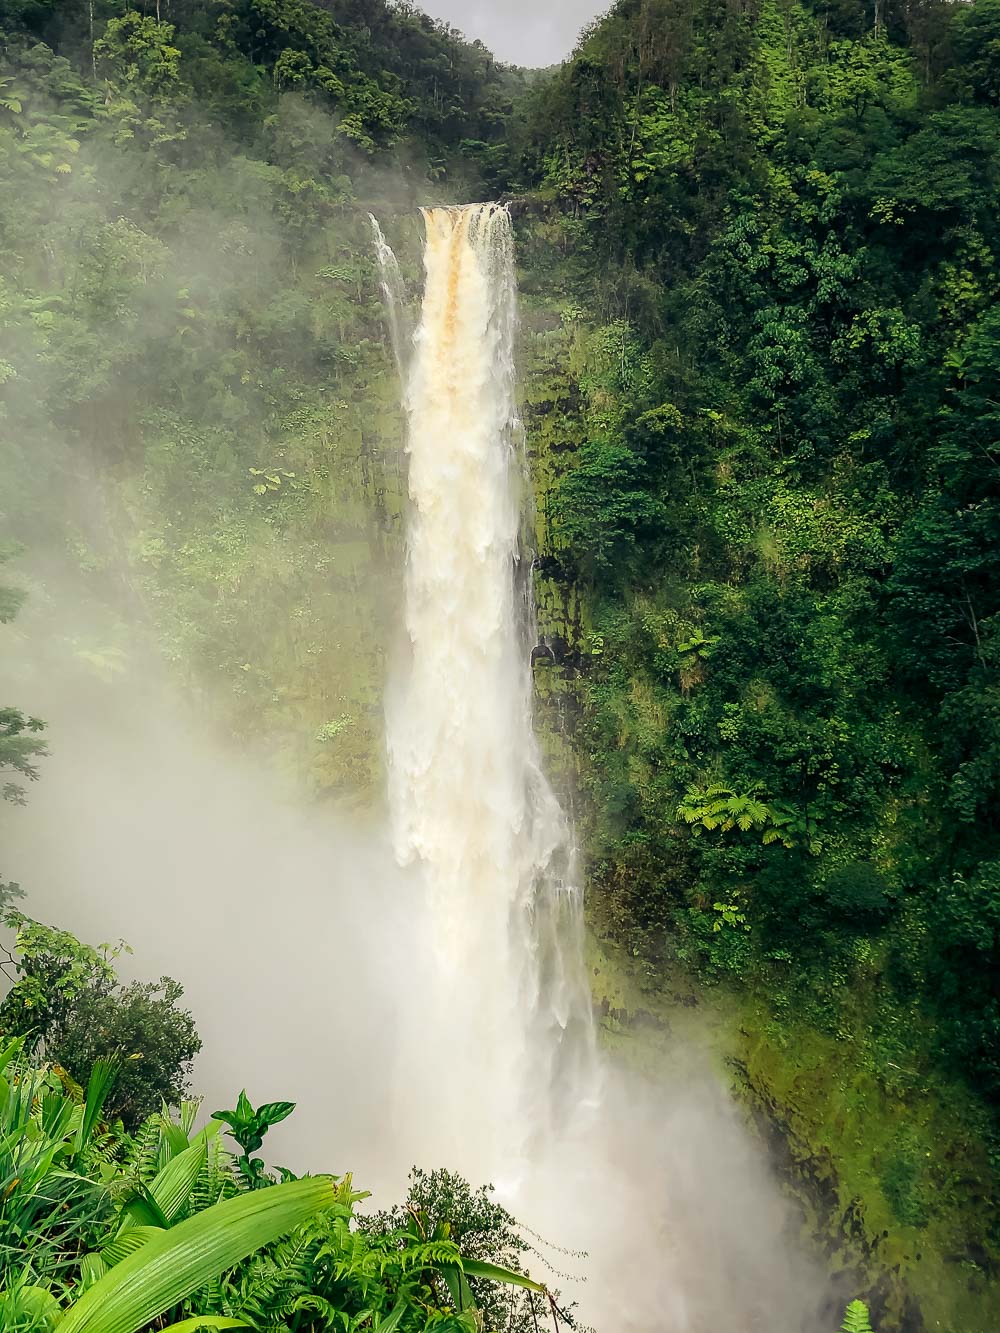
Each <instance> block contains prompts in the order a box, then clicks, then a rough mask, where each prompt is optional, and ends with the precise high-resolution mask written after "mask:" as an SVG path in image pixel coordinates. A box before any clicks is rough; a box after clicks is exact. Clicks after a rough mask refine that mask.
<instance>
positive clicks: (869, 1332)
mask: <svg viewBox="0 0 1000 1333" xmlns="http://www.w3.org/2000/svg"><path fill="white" fill-rule="evenodd" d="M840 1333H874V1330H873V1329H872V1325H871V1317H870V1315H869V1313H868V1306H867V1305H865V1303H864V1301H851V1303H850V1305H849V1306H848V1307H847V1309H846V1310H845V1311H844V1322H843V1323H842V1324H841V1326H840Z"/></svg>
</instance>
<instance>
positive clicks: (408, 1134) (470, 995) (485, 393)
mask: <svg viewBox="0 0 1000 1333" xmlns="http://www.w3.org/2000/svg"><path fill="white" fill-rule="evenodd" d="M424 220H425V224H426V242H425V249H424V266H425V275H426V276H425V285H424V295H423V303H422V308H421V315H420V321H419V325H418V327H417V330H416V333H415V334H414V336H413V347H412V355H411V349H410V348H409V347H408V346H404V345H403V341H402V339H401V334H400V329H401V328H402V326H403V324H402V321H403V319H404V318H405V308H404V303H403V296H404V293H403V289H402V280H401V278H400V274H399V269H398V266H397V265H396V262H395V257H394V256H393V255H392V251H391V250H390V249H389V247H388V245H387V244H386V242H385V239H384V237H383V236H382V233H381V231H380V230H379V228H378V224H377V223H375V220H374V218H373V219H372V222H373V226H374V229H375V238H376V250H377V254H378V257H379V260H380V263H381V265H382V279H383V281H382V286H383V291H384V293H385V295H386V297H387V300H388V302H389V306H390V309H389V317H390V328H391V331H392V334H393V338H394V342H395V344H396V346H395V349H394V350H395V352H396V357H397V362H398V363H399V364H400V365H401V366H402V367H405V368H406V372H405V374H404V376H403V378H404V404H405V407H406V413H407V418H408V433H407V450H408V453H409V491H410V499H411V507H410V518H409V531H408V551H407V562H406V572H405V630H406V633H405V636H404V638H405V652H404V653H403V658H404V660H403V661H402V662H401V664H400V670H399V672H398V679H397V682H396V687H395V689H394V690H393V691H392V692H391V693H390V697H389V699H388V701H387V707H386V713H387V735H388V756H389V775H390V804H391V811H392V817H393V824H394V832H395V842H396V852H397V856H398V858H399V859H400V860H401V861H402V862H404V863H408V864H411V865H412V866H413V868H414V872H415V873H416V874H418V875H419V876H420V877H421V880H422V885H423V889H424V891H425V895H426V901H427V906H428V909H429V911H428V916H429V921H430V927H429V929H430V934H431V939H430V941H429V942H428V941H426V940H423V939H422V938H421V939H420V940H418V939H417V938H414V939H413V941H412V942H411V948H412V951H413V954H414V955H415V956H416V955H419V958H417V957H415V958H414V964H413V968H412V977H411V978H410V982H411V986H412V989H413V995H412V1003H409V1004H406V1005H404V1006H402V1008H401V1010H400V1012H399V1013H398V1014H397V1015H396V1016H395V1018H394V1025H395V1035H396V1038H397V1045H398V1051H399V1060H400V1066H401V1072H400V1075H399V1078H398V1080H397V1083H398V1086H397V1089H396V1092H395V1095H394V1105H393V1108H392V1120H393V1126H394V1131H395V1135H396V1136H397V1137H398V1143H394V1144H393V1148H394V1151H395V1153H396V1156H397V1157H399V1156H400V1155H401V1156H402V1157H403V1159H404V1160H405V1161H408V1162H412V1161H419V1162H421V1163H424V1164H426V1165H431V1166H435V1165H446V1166H448V1167H449V1168H451V1169H457V1170H459V1171H461V1172H463V1173H464V1174H465V1175H466V1176H468V1177H469V1179H470V1180H472V1181H473V1182H475V1183H479V1182H484V1181H493V1182H495V1183H496V1185H497V1186H498V1187H499V1189H500V1191H501V1198H502V1199H503V1201H504V1202H506V1203H508V1204H509V1205H510V1206H511V1208H512V1210H513V1211H514V1213H515V1214H516V1215H517V1216H518V1217H519V1218H520V1219H521V1220H522V1221H523V1222H525V1223H527V1224H528V1225H530V1226H532V1227H533V1228H537V1229H540V1230H541V1231H542V1232H543V1233H544V1234H546V1235H547V1236H549V1237H550V1238H551V1239H552V1240H553V1241H555V1242H557V1243H559V1244H561V1245H564V1246H569V1247H571V1248H573V1249H579V1250H587V1251H589V1256H590V1257H589V1259H587V1261H586V1264H585V1266H584V1267H585V1271H582V1272H581V1271H577V1272H576V1273H575V1274H573V1275H567V1274H565V1273H561V1272H560V1273H556V1272H553V1273H552V1275H551V1277H552V1280H553V1281H554V1283H555V1285H556V1286H558V1287H560V1288H561V1289H562V1291H563V1293H564V1298H566V1299H571V1300H574V1301H577V1302H579V1307H580V1309H579V1313H582V1315H583V1317H584V1318H585V1319H586V1320H588V1321H589V1322H592V1323H593V1324H594V1325H596V1327H597V1328H598V1329H599V1330H600V1333H611V1330H615V1333H715V1331H716V1330H718V1329H722V1328H725V1329H736V1328H747V1329H749V1328H751V1327H752V1328H757V1327H764V1326H767V1327H777V1328H780V1329H781V1330H782V1331H783V1333H785V1331H787V1333H793V1330H794V1333H799V1331H800V1330H801V1329H804V1328H806V1327H808V1326H809V1324H808V1311H809V1310H810V1309H811V1302H810V1298H809V1296H808V1291H807V1287H806V1286H804V1284H803V1281H802V1270H801V1269H800V1267H799V1266H798V1261H797V1260H796V1259H790V1258H789V1257H788V1256H789V1254H790V1253H791V1251H790V1249H789V1246H788V1241H787V1239H786V1237H785V1233H784V1231H783V1228H785V1227H786V1225H787V1217H786V1213H785V1210H784V1208H783V1207H782V1206H781V1204H780V1203H779V1201H778V1199H777V1196H776V1195H775V1193H774V1191H773V1189H772V1187H771V1185H770V1183H769V1181H768V1180H767V1177H766V1172H765V1170H764V1167H763V1165H762V1163H761V1161H760V1160H759V1158H758V1157H757V1156H756V1155H755V1154H754V1152H753V1150H752V1149H751V1148H750V1146H749V1145H748V1143H747V1142H746V1139H745V1136H744V1134H743V1131H742V1129H741V1127H740V1126H739V1123H738V1121H737V1119H736V1117H735V1115H734V1113H733V1109H732V1107H731V1106H730V1105H729V1103H728V1101H727V1099H726V1098H725V1097H724V1096H723V1095H721V1094H720V1090H719V1088H718V1085H717V1084H715V1083H714V1082H713V1081H712V1080H711V1079H710V1078H706V1077H704V1075H703V1073H702V1072H700V1071H698V1070H697V1066H696V1065H695V1066H693V1067H692V1066H689V1068H688V1072H687V1074H686V1076H685V1077H684V1078H681V1079H677V1078H676V1077H675V1079H674V1080H673V1082H672V1083H671V1084H670V1086H669V1088H668V1087H666V1086H665V1085H664V1084H663V1082H662V1081H661V1082H658V1083H656V1084H651V1083H647V1082H644V1081H643V1080H642V1079H640V1078H638V1077H636V1076H635V1075H634V1074H628V1073H627V1072H626V1071H625V1070H624V1069H623V1068H622V1067H621V1066H620V1065H617V1064H616V1065H612V1064H610V1063H608V1062H607V1061H605V1060H603V1059H602V1060H599V1059H598V1057H597V1054H596V1043H595V1037H594V1025H593V1019H592V1011H591V1000H590V992H589V986H588V978H587V975H586V970H585V966H584V960H583V921H582V902H581V894H580V889H579V887H578V884H577V879H576V873H575V865H574V855H573V847H572V831H571V829H570V827H569V824H568V821H567V819H566V817H565V815H564V813H563V811H562V809H561V808H560V805H559V802H558V800H557V799H556V797H555V795H554V793H553V791H552V789H551V787H550V786H549V783H548V781H547V780H546V778H545V775H544V773H543V771H542V765H541V760H540V755H539V749H538V744H537V741H536V738H535V735H534V731H533V727H532V679H531V667H530V657H531V647H532V646H533V644H534V643H535V625H534V615H533V604H532V597H531V578H530V570H529V569H528V568H527V560H526V557H525V556H524V553H523V551H522V548H521V545H520V531H521V524H522V499H521V491H522V474H523V456H522V449H521V431H520V425H519V422H518V418H517V406H516V397H515V388H516V385H515V374H514V334H515V324H516V308H515V306H516V286H515V274H514V261H513V239H512V232H511V224H510V218H509V216H508V213H507V211H506V209H504V208H502V207H500V206H499V205H496V204H475V205H471V206H468V207H462V208H430V209H425V210H424ZM428 952H429V953H430V955H431V956H432V959H431V962H430V966H427V964H428V961H429V960H428V958H427V957H426V953H428ZM418 961H419V963H420V964H422V965H421V966H417V963H418ZM671 1058H672V1059H673V1060H674V1061H677V1060H678V1058H679V1057H678V1053H677V1052H676V1051H674V1053H673V1055H672V1057H671ZM538 1257H539V1259H541V1258H542V1256H538ZM569 1262H570V1263H571V1264H573V1261H569ZM573 1266H574V1267H578V1265H576V1264H573ZM540 1276H545V1275H544V1274H541V1275H540ZM776 1290H780V1291H781V1293H782V1296H781V1302H782V1307H783V1312H782V1316H781V1318H780V1321H779V1322H777V1323H776V1322H775V1320H774V1318H773V1317H772V1314H773V1309H772V1307H773V1293H774V1292H775V1291H776ZM804 1312H805V1313H804Z"/></svg>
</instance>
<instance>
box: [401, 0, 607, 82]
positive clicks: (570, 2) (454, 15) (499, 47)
mask: <svg viewBox="0 0 1000 1333" xmlns="http://www.w3.org/2000/svg"><path fill="white" fill-rule="evenodd" d="M418 3H419V4H420V7H421V8H422V9H424V10H426V12H427V13H428V14H433V15H434V17H435V18H441V19H447V20H448V21H449V23H452V24H454V26H455V27H456V28H461V30H462V32H464V33H465V35H466V37H468V38H470V39H473V38H476V37H479V38H480V39H481V40H482V41H484V42H485V43H486V45H487V46H488V47H489V48H490V50H491V51H492V52H493V54H494V55H495V56H497V57H498V58H499V59H500V60H505V61H507V62H508V63H513V64H517V65H533V66H539V65H554V64H555V63H556V62H557V61H559V60H564V59H565V58H566V56H568V55H569V53H570V51H571V50H572V49H573V47H574V45H575V44H576V38H577V33H578V32H579V31H580V29H581V28H582V27H583V25H584V24H585V23H589V22H590V20H591V19H592V18H593V17H594V15H595V14H601V13H603V12H604V11H605V10H607V9H609V8H610V7H611V0H418Z"/></svg>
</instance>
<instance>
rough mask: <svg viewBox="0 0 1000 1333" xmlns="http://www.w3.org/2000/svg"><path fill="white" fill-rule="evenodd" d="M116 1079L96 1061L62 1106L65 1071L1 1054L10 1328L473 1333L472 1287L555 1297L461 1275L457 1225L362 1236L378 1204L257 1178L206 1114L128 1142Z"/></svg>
mask: <svg viewBox="0 0 1000 1333" xmlns="http://www.w3.org/2000/svg"><path fill="white" fill-rule="evenodd" d="M118 1072H119V1066H117V1065H109V1064H105V1063H102V1062H98V1063H97V1064H96V1065H95V1067H94V1070H93V1072H92V1075H91V1077H90V1079H89V1081H88V1084H87V1088H86V1092H85V1093H81V1092H80V1090H78V1089H76V1088H75V1086H74V1085H70V1090H69V1091H67V1090H66V1088H65V1086H64V1075H63V1074H62V1071H60V1070H59V1069H58V1067H52V1066H47V1065H42V1066H35V1065H32V1064H30V1063H29V1062H27V1061H26V1060H25V1059H24V1056H23V1041H22V1040H21V1039H19V1038H17V1039H14V1040H13V1041H11V1042H8V1044H7V1045H6V1047H5V1048H4V1049H3V1051H2V1053H0V1235H2V1238H3V1240H2V1244H0V1319H2V1324H3V1328H4V1329H5V1330H11V1333H14V1330H17V1333H138V1331H139V1330H140V1329H144V1328H146V1327H147V1326H149V1324H150V1322H151V1321H153V1320H156V1319H158V1318H159V1317H161V1316H169V1327H170V1328H173V1329H178V1330H179V1329H192V1330H193V1329H196V1328H243V1327H246V1328H256V1329H267V1328H275V1329H277V1328H282V1329H284V1328H294V1329H299V1330H306V1329H309V1330H315V1331H316V1333H319V1331H320V1330H326V1329H334V1328H336V1329H342V1328H349V1329H355V1328H357V1329H360V1328H371V1329H375V1330H378V1329H381V1330H383V1333H388V1331H389V1330H390V1329H396V1328H400V1329H425V1328H431V1327H433V1328H435V1329H440V1330H441V1333H446V1331H447V1330H453V1333H459V1331H460V1330H465V1333H476V1330H477V1329H479V1328H480V1327H481V1318H480V1317H479V1316H478V1313H477V1310H476V1305H475V1301H474V1298H473V1296H472V1292H471V1288H470V1287H469V1283H468V1281H467V1276H468V1277H475V1278H476V1280H477V1282H478V1283H480V1284H484V1286H485V1287H486V1288H487V1289H488V1288H490V1287H491V1286H492V1284H494V1283H496V1282H501V1283H512V1284H514V1285H515V1286H517V1287H520V1288H528V1289H529V1290H530V1291H531V1292H534V1293H538V1294H540V1295H544V1288H542V1287H541V1286H540V1285H539V1284H538V1283H535V1282H532V1281H531V1280H530V1279H529V1278H527V1277H526V1276H525V1275H524V1274H522V1273H520V1272H516V1271H513V1270H509V1269H506V1268H504V1267H501V1266H499V1265H496V1264H491V1263H484V1262H482V1261H479V1260H472V1259H469V1260H468V1262H466V1261H465V1260H464V1258H463V1255H462V1253H461V1251H460V1250H459V1248H458V1246H457V1245H456V1244H455V1243H454V1242H453V1241H451V1240H450V1239H449V1238H448V1226H447V1223H439V1224H438V1225H437V1226H436V1228H435V1229H434V1231H433V1233H428V1232H427V1231H426V1230H425V1229H423V1223H422V1221H421V1217H422V1215H421V1214H420V1213H417V1212H414V1213H413V1215H412V1216H410V1217H408V1219H407V1221H408V1222H410V1223H413V1224H414V1225H410V1226H394V1227H391V1228H389V1227H382V1228H380V1229H377V1230H371V1229H362V1230H359V1229H358V1228H357V1227H356V1226H355V1225H354V1214H353V1207H354V1204H355V1203H356V1202H357V1201H358V1200H359V1199H362V1198H364V1197H365V1196H364V1194H361V1193H358V1192H357V1191H355V1190H354V1189H353V1188H352V1184H351V1179H350V1177H349V1176H348V1177H345V1178H344V1179H342V1180H340V1181H336V1180H332V1179H330V1178H328V1177H315V1178H306V1179H302V1180H296V1179H295V1178H294V1177H292V1176H291V1175H290V1173H288V1172H284V1173H283V1174H284V1175H285V1177H286V1179H285V1180H284V1181H283V1182H281V1183H275V1182H274V1180H273V1179H272V1178H271V1176H270V1175H269V1174H267V1173H266V1172H264V1171H261V1170H257V1171H254V1172H252V1173H249V1175H248V1173H246V1172H245V1170H244V1163H245V1157H244V1158H240V1159H234V1158H233V1156H232V1155H231V1154H230V1153H228V1152H227V1151H226V1150H225V1149H224V1148H223V1147H222V1145H221V1142H220V1131H221V1124H220V1122H219V1121H218V1120H214V1121H210V1122H209V1123H208V1125H207V1126H206V1127H205V1128H203V1129H201V1130H198V1131H197V1132H196V1131H195V1130H194V1120H195V1114H196V1111H197V1106H196V1104H194V1103H187V1104H186V1105H185V1106H184V1107H183V1108H182V1109H181V1112H180V1115H179V1116H172V1115H170V1114H169V1113H168V1111H167V1110H166V1109H164V1110H163V1111H161V1112H160V1113H158V1114H157V1115H154V1116H151V1117H150V1118H149V1119H148V1120H147V1121H146V1122H145V1123H144V1124H143V1125H142V1126H141V1127H140V1129H139V1131H138V1132H137V1133H136V1134H135V1135H129V1134H128V1133H127V1132H126V1131H125V1130H124V1129H123V1128H122V1126H121V1123H120V1122H119V1123H118V1125H117V1126H115V1125H111V1124H109V1123H108V1122H107V1121H105V1120H104V1119H103V1114H104V1111H105V1107H106V1103H107V1099H108V1094H109V1093H110V1091H111V1089H112V1087H113V1085H114V1080H115V1077H116V1075H117V1074H118ZM285 1105H287V1103H286V1104H285ZM263 1109H264V1108H260V1109H259V1110H258V1115H259V1114H260V1110H263ZM264 1119H267V1117H266V1116H265V1117H264ZM504 1313H505V1314H506V1313H507V1310H506V1308H505V1310H504ZM160 1326H161V1325H159V1324H157V1327H160Z"/></svg>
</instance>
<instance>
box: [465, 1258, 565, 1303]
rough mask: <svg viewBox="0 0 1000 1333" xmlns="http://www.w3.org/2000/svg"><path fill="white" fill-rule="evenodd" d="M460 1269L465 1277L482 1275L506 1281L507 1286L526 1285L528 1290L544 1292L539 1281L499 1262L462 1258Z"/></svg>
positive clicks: (492, 1280) (496, 1280)
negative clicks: (492, 1262)
mask: <svg viewBox="0 0 1000 1333" xmlns="http://www.w3.org/2000/svg"><path fill="white" fill-rule="evenodd" d="M462 1270H463V1272H464V1273H465V1275H466V1276H467V1277H483V1278H487V1279H488V1280H489V1281H490V1282H506V1283H507V1284H508V1286H512V1287H526V1288H527V1289H528V1291H538V1292H541V1293H542V1294H543V1295H544V1294H545V1288H544V1287H543V1286H542V1284H541V1283H540V1282H535V1281H533V1280H532V1279H531V1278H530V1277H528V1276H527V1275H526V1274H525V1273H515V1272H514V1270H513V1269H512V1268H501V1266H500V1265H499V1264H488V1263H484V1262H483V1261H482V1260H480V1259H463V1260H462Z"/></svg>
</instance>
